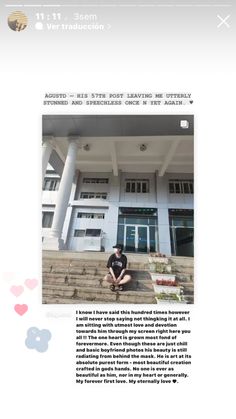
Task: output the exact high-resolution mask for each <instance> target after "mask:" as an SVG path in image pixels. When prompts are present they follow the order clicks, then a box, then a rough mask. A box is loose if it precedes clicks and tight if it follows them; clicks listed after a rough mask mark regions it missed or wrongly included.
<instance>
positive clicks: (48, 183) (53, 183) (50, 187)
mask: <svg viewBox="0 0 236 419" xmlns="http://www.w3.org/2000/svg"><path fill="white" fill-rule="evenodd" d="M59 185H60V179H53V178H46V179H45V180H44V184H43V190H44V191H58V189H59Z"/></svg>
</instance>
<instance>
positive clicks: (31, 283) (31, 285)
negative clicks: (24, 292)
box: [25, 279, 38, 290]
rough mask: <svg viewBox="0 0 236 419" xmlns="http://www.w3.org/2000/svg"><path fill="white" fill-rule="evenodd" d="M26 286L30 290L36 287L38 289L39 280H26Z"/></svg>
mask: <svg viewBox="0 0 236 419" xmlns="http://www.w3.org/2000/svg"><path fill="white" fill-rule="evenodd" d="M25 285H26V286H27V287H28V288H29V289H30V290H33V289H34V288H35V287H37V285H38V280H37V279H26V280H25Z"/></svg>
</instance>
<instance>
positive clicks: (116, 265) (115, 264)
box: [107, 253, 127, 278]
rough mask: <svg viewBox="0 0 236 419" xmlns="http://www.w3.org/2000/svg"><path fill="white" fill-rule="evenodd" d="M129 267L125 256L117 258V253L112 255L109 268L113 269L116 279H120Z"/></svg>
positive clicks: (108, 264)
mask: <svg viewBox="0 0 236 419" xmlns="http://www.w3.org/2000/svg"><path fill="white" fill-rule="evenodd" d="M126 266H127V257H126V256H125V255H121V256H120V257H116V255H115V253H113V255H111V256H110V257H109V259H108V262H107V268H112V269H113V272H114V274H115V277H116V278H118V276H119V275H120V273H121V271H122V270H123V269H125V268H126Z"/></svg>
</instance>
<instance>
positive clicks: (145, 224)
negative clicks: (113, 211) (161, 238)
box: [117, 208, 158, 253]
mask: <svg viewBox="0 0 236 419" xmlns="http://www.w3.org/2000/svg"><path fill="white" fill-rule="evenodd" d="M122 210H123V214H122V215H120V216H119V225H118V235H117V242H118V243H121V244H123V245H124V251H125V252H137V253H149V252H156V251H157V250H158V249H157V248H158V245H157V243H158V240H157V216H156V210H153V211H151V210H152V209H150V208H132V209H131V208H126V209H122ZM154 214H155V215H154Z"/></svg>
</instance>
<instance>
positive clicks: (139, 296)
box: [43, 285, 156, 304]
mask: <svg viewBox="0 0 236 419" xmlns="http://www.w3.org/2000/svg"><path fill="white" fill-rule="evenodd" d="M48 297H50V298H51V301H53V300H54V301H55V300H56V299H57V300H58V299H60V298H62V299H66V300H67V299H68V302H67V303H71V304H74V300H83V301H87V302H93V301H99V302H103V301H105V302H110V303H112V302H119V303H129V304H155V303H156V300H155V295H154V292H153V291H151V290H149V291H115V292H112V291H111V290H110V289H109V288H108V289H107V288H103V287H100V288H94V287H86V288H85V287H81V288H80V287H74V286H70V285H69V286H66V285H64V286H63V285H43V299H44V300H47V298H48ZM52 303H53V302H52Z"/></svg>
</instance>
